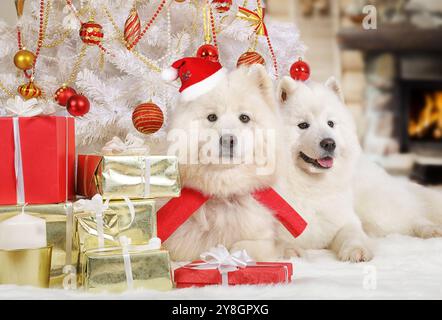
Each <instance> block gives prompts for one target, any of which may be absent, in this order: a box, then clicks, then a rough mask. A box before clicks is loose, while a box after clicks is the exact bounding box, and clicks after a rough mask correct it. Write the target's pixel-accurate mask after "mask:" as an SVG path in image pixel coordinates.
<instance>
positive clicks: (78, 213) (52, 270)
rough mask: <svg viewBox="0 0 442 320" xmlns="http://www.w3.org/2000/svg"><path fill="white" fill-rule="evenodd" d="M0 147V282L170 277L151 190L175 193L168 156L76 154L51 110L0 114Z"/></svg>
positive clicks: (122, 284) (147, 282) (87, 283)
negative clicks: (45, 113) (31, 114)
mask: <svg viewBox="0 0 442 320" xmlns="http://www.w3.org/2000/svg"><path fill="white" fill-rule="evenodd" d="M0 150H1V152H0V181H1V183H0V261H1V263H2V268H1V270H0V284H8V283H9V284H10V283H12V284H30V285H36V286H41V287H47V286H51V287H62V286H64V287H72V288H74V287H77V286H78V285H79V286H80V287H83V288H85V289H87V290H108V291H109V290H110V291H122V290H125V289H127V288H139V287H143V288H152V289H159V290H168V289H171V288H172V287H173V282H172V276H171V269H170V260H169V254H168V252H167V251H166V250H164V249H163V248H161V241H160V240H159V239H158V238H157V237H156V235H157V225H156V211H155V199H156V198H167V197H176V196H179V195H180V190H181V188H180V181H179V172H178V162H177V159H176V157H170V156H149V155H147V153H143V152H142V151H139V152H135V154H134V153H131V154H130V155H126V154H111V155H107V154H106V155H104V154H99V155H82V154H79V155H76V152H75V127H74V119H73V118H71V117H60V116H37V117H0ZM76 194H77V196H79V197H80V200H78V199H77V201H75V200H76ZM74 201H75V202H74Z"/></svg>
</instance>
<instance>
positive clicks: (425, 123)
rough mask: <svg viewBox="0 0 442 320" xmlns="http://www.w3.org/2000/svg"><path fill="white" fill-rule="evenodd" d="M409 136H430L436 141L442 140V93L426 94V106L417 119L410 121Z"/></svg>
mask: <svg viewBox="0 0 442 320" xmlns="http://www.w3.org/2000/svg"><path fill="white" fill-rule="evenodd" d="M408 134H409V135H410V137H414V138H422V137H424V136H426V135H429V134H430V135H431V136H432V137H433V138H434V139H441V138H442V91H436V92H434V93H426V94H425V105H424V106H423V108H422V109H421V111H420V114H419V115H418V117H417V119H410V122H409V125H408Z"/></svg>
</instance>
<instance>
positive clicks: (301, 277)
mask: <svg viewBox="0 0 442 320" xmlns="http://www.w3.org/2000/svg"><path fill="white" fill-rule="evenodd" d="M376 242H377V247H376V249H375V254H376V256H375V258H374V260H372V261H370V262H368V263H360V264H351V263H344V262H339V261H337V260H336V259H335V257H334V256H333V254H332V253H330V252H328V251H326V250H319V251H309V252H308V253H307V257H305V258H302V259H301V258H296V259H293V262H294V266H295V273H294V279H293V282H292V283H291V284H289V285H275V286H236V287H221V286H211V287H205V288H199V289H196V288H190V289H177V290H173V291H170V292H155V291H134V292H126V293H124V294H120V295H109V294H88V293H83V292H70V291H63V290H44V289H35V288H25V287H21V288H20V287H16V286H0V299H85V298H87V299H375V298H377V299H413V298H415V299H424V298H426V299H442V239H429V240H422V239H416V238H410V237H405V236H396V235H395V236H390V237H387V238H384V239H379V240H377V241H376ZM374 270H375V273H376V278H377V280H376V283H375V285H376V288H375V289H373V288H371V289H370V288H364V277H367V273H370V274H371V275H373V271H374ZM365 279H366V280H365V281H367V278H365ZM368 282H370V281H368ZM370 283H372V284H373V282H370Z"/></svg>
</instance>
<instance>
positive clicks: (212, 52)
mask: <svg viewBox="0 0 442 320" xmlns="http://www.w3.org/2000/svg"><path fill="white" fill-rule="evenodd" d="M196 56H197V57H198V58H204V59H207V60H210V61H213V62H218V58H219V56H218V48H217V47H215V46H212V45H211V44H203V45H202V46H201V47H199V48H198V51H197V52H196Z"/></svg>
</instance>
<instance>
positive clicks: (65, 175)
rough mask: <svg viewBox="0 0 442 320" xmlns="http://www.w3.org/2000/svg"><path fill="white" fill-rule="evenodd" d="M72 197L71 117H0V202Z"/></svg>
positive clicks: (72, 131) (73, 182)
mask: <svg viewBox="0 0 442 320" xmlns="http://www.w3.org/2000/svg"><path fill="white" fill-rule="evenodd" d="M14 123H15V125H14ZM20 160H21V163H20ZM20 168H21V169H20ZM20 171H21V173H22V174H20ZM20 176H22V177H23V178H22V179H21V178H19V177H20ZM20 181H21V182H22V183H23V189H22V191H20V187H19V186H20V185H21V183H20ZM74 196H75V124H74V118H71V117H58V116H38V117H18V118H12V117H2V118H0V205H4V204H5V205H6V204H8V205H11V204H17V203H18V202H23V203H29V204H49V203H60V202H65V201H66V200H71V199H73V198H74ZM21 198H22V199H21Z"/></svg>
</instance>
